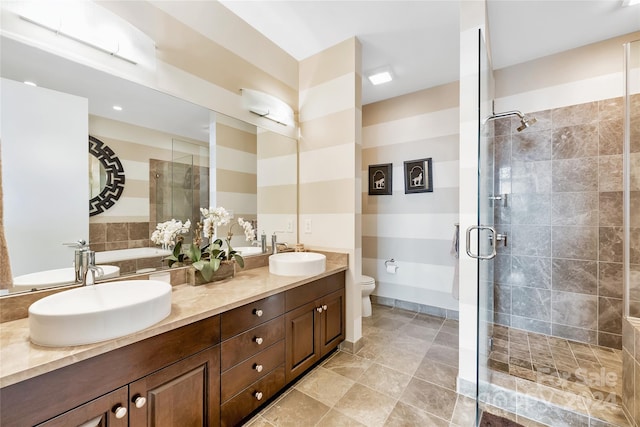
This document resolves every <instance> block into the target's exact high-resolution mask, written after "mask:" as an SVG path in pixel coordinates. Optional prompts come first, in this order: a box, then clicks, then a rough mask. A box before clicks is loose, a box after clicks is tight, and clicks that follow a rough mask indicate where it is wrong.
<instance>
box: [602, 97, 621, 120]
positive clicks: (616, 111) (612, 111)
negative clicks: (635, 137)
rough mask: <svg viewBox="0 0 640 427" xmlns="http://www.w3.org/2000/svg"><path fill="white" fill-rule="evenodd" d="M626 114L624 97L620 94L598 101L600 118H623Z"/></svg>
mask: <svg viewBox="0 0 640 427" xmlns="http://www.w3.org/2000/svg"><path fill="white" fill-rule="evenodd" d="M623 115H624V98H623V97H622V96H618V97H615V98H607V99H602V100H600V101H598V120H600V121H604V120H612V119H622V118H623Z"/></svg>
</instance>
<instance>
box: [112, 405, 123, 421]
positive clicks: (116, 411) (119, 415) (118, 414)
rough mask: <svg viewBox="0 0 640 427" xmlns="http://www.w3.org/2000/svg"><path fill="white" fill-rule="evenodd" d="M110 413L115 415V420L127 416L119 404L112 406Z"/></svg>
mask: <svg viewBox="0 0 640 427" xmlns="http://www.w3.org/2000/svg"><path fill="white" fill-rule="evenodd" d="M111 411H112V412H113V413H114V414H116V418H117V419H121V418H124V417H125V416H126V415H127V408H125V407H124V406H122V405H120V404H118V405H116V406H114V407H113V409H112V410H111Z"/></svg>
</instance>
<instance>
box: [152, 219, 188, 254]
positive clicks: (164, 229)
mask: <svg viewBox="0 0 640 427" xmlns="http://www.w3.org/2000/svg"><path fill="white" fill-rule="evenodd" d="M190 228H191V221H190V220H186V221H185V223H184V224H183V223H182V221H177V220H175V219H171V220H170V221H165V222H161V223H160V224H158V225H157V226H156V229H155V230H154V232H153V233H152V234H151V241H152V242H153V243H155V244H156V245H162V249H169V247H171V246H175V245H176V244H177V241H180V242H181V241H182V236H179V235H180V234H185V233H188V232H189V229H190Z"/></svg>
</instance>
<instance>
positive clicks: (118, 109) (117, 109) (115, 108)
mask: <svg viewBox="0 0 640 427" xmlns="http://www.w3.org/2000/svg"><path fill="white" fill-rule="evenodd" d="M113 109H114V110H116V111H122V107H121V106H119V105H114V106H113Z"/></svg>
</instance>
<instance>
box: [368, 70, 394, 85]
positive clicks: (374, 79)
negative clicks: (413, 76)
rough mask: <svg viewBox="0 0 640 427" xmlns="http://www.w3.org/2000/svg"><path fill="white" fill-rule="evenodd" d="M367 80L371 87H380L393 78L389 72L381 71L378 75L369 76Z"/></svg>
mask: <svg viewBox="0 0 640 427" xmlns="http://www.w3.org/2000/svg"><path fill="white" fill-rule="evenodd" d="M368 78H369V81H370V82H371V84H373V85H380V84H382V83H387V82H390V81H391V80H393V77H391V73H390V72H389V71H381V72H379V73H375V74H370V75H369V76H368Z"/></svg>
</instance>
